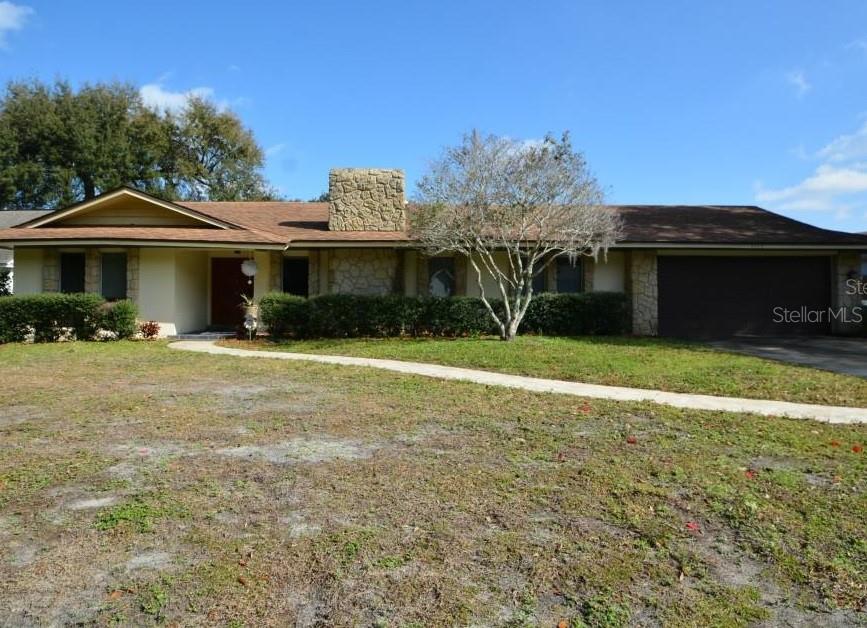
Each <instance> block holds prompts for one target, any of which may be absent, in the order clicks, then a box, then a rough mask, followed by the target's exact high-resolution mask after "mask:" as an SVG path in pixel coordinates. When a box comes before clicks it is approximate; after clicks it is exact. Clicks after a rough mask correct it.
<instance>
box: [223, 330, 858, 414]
mask: <svg viewBox="0 0 867 628" xmlns="http://www.w3.org/2000/svg"><path fill="white" fill-rule="evenodd" d="M224 344H226V345H227V346H239V345H238V344H237V343H235V342H234V341H227V342H226V343H224ZM241 346H244V347H246V348H261V349H271V350H278V351H295V352H299V353H327V354H335V355H350V356H359V357H366V358H388V359H394V360H409V361H415V362H431V363H435V364H446V365H449V366H462V367H469V368H478V369H484V370H489V371H501V372H504V373H513V374H517V375H530V376H533V377H545V378H550V379H564V380H570V381H577V382H585V383H590V384H608V385H611V386H632V387H635V388H652V389H656V390H666V391H671V392H689V393H703V394H708V395H722V396H729V397H750V398H755V399H774V400H779V401H797V402H803V403H818V404H826V405H838V406H855V407H867V380H865V379H862V378H859V377H854V376H848V375H838V374H836V373H828V372H825V371H819V370H816V369H811V368H806V367H801V366H793V365H789V364H783V363H780V362H774V361H772V360H763V359H761V358H754V357H750V356H745V355H738V354H734V353H727V352H725V351H719V350H717V349H713V348H711V347H708V346H707V345H702V344H698V343H686V342H676V341H671V340H662V339H650V338H619V337H617V338H614V337H599V336H597V337H584V338H555V337H542V336H520V337H518V338H517V339H515V340H514V341H513V342H508V343H507V342H501V341H499V340H496V339H493V338H459V339H412V338H388V339H347V340H305V341H297V342H283V343H279V344H275V343H268V342H263V341H260V342H257V343H254V344H253V346H250V345H249V343H241Z"/></svg>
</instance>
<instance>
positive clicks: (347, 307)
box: [259, 293, 629, 338]
mask: <svg viewBox="0 0 867 628" xmlns="http://www.w3.org/2000/svg"><path fill="white" fill-rule="evenodd" d="M492 307H494V309H495V311H497V312H502V311H503V304H502V303H500V302H494V303H493V304H492ZM259 312H260V319H261V322H262V324H263V325H264V326H265V327H267V328H268V330H269V332H270V334H271V335H272V336H273V337H275V338H286V337H291V338H353V337H393V336H476V335H481V334H489V333H495V332H496V328H495V326H494V322H493V320H492V319H491V317H490V315H489V314H488V311H487V309H486V308H485V306H484V304H483V303H482V301H481V300H480V299H477V298H474V297H451V298H443V297H404V296H394V295H391V296H360V295H350V294H331V295H323V296H318V297H312V298H310V299H305V298H302V297H296V296H292V295H288V294H282V293H273V294H268V295H266V296H264V297H263V298H262V299H261V301H260V303H259ZM628 320H629V319H628V308H627V300H626V297H625V295H623V294H617V293H587V294H543V295H539V296H536V297H535V298H534V300H533V301H531V303H530V308H529V310H528V312H527V316H526V318H525V319H524V323H523V324H522V326H521V329H522V330H523V331H527V332H530V333H537V334H549V335H582V334H621V333H624V332H625V331H626V330H627V328H628Z"/></svg>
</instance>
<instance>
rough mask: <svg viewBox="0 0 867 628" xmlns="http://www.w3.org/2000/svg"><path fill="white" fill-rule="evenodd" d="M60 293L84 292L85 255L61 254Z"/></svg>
mask: <svg viewBox="0 0 867 628" xmlns="http://www.w3.org/2000/svg"><path fill="white" fill-rule="evenodd" d="M60 291H61V292H84V253H61V254H60Z"/></svg>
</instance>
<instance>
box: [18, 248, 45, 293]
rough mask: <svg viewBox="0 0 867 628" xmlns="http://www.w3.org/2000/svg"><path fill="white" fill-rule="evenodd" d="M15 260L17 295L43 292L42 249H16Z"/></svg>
mask: <svg viewBox="0 0 867 628" xmlns="http://www.w3.org/2000/svg"><path fill="white" fill-rule="evenodd" d="M14 260H15V262H14V263H15V279H14V281H15V285H14V289H15V294H36V293H39V292H42V249H39V248H35V249H31V248H18V249H15V253H14Z"/></svg>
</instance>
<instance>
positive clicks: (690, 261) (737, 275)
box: [658, 256, 831, 338]
mask: <svg viewBox="0 0 867 628" xmlns="http://www.w3.org/2000/svg"><path fill="white" fill-rule="evenodd" d="M658 262H659V333H660V335H662V336H675V337H683V338H722V337H727V336H733V335H736V334H757V335H803V334H827V333H830V325H829V322H828V321H827V317H828V314H827V312H828V308H829V306H830V303H831V259H830V258H829V257H825V256H818V257H704V256H702V257H699V256H696V257H681V256H660V257H659V259H658ZM775 308H784V309H787V310H789V311H790V312H791V311H797V312H799V313H800V312H802V311H804V308H806V311H824V312H825V320H824V322H819V323H816V322H812V323H811V322H803V321H802V322H777V321H776V320H775V318H778V315H779V314H780V313H781V310H779V309H777V310H775Z"/></svg>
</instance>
